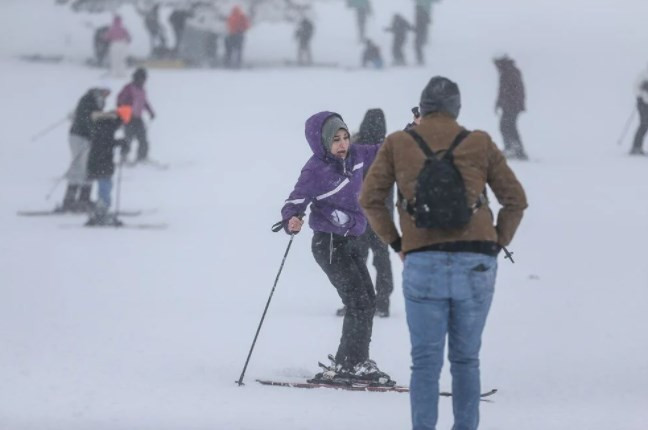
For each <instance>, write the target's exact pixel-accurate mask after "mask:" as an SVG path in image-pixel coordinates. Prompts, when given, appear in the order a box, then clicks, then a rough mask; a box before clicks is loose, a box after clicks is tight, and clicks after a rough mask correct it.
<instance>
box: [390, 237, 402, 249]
mask: <svg viewBox="0 0 648 430" xmlns="http://www.w3.org/2000/svg"><path fill="white" fill-rule="evenodd" d="M389 246H391V248H392V249H393V250H394V252H401V238H400V237H399V238H398V239H396V240H395V241H393V242H392V243H390V244H389Z"/></svg>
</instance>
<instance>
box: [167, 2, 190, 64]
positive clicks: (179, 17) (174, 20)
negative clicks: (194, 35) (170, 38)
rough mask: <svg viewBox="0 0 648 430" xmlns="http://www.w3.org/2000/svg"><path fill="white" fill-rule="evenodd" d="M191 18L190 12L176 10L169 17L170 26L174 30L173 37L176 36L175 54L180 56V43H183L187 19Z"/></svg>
mask: <svg viewBox="0 0 648 430" xmlns="http://www.w3.org/2000/svg"><path fill="white" fill-rule="evenodd" d="M190 16H191V11H190V10H185V9H175V10H174V11H173V12H171V14H170V15H169V24H171V28H172V29H173V35H174V36H175V45H174V47H173V52H174V53H175V54H178V52H179V49H180V42H181V41H182V35H183V33H184V29H185V25H186V23H187V19H189V17H190Z"/></svg>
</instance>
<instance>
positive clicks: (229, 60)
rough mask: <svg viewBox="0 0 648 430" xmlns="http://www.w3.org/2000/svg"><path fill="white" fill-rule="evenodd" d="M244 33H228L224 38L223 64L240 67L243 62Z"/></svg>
mask: <svg viewBox="0 0 648 430" xmlns="http://www.w3.org/2000/svg"><path fill="white" fill-rule="evenodd" d="M243 41H244V34H243V33H236V34H230V35H229V36H227V37H226V38H225V66H227V67H233V68H240V67H241V64H242V62H243Z"/></svg>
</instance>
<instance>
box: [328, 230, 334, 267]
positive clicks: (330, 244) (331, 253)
mask: <svg viewBox="0 0 648 430" xmlns="http://www.w3.org/2000/svg"><path fill="white" fill-rule="evenodd" d="M330 235H331V240H330V241H329V264H333V233H330Z"/></svg>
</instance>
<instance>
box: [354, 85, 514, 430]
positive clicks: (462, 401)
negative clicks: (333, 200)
mask: <svg viewBox="0 0 648 430" xmlns="http://www.w3.org/2000/svg"><path fill="white" fill-rule="evenodd" d="M460 108H461V97H460V94H459V88H458V86H457V85H456V84H455V83H454V82H452V81H450V80H449V79H447V78H443V77H439V76H437V77H434V78H432V79H431V80H430V82H429V83H428V84H427V86H426V87H425V89H424V90H423V92H422V94H421V100H420V109H421V114H422V119H421V120H420V124H419V125H417V126H415V127H413V128H412V129H410V130H407V131H398V132H396V133H392V134H390V135H389V136H387V139H385V143H384V145H383V146H382V148H381V149H380V151H379V152H378V155H377V157H376V160H375V161H374V163H373V165H372V166H371V168H370V169H369V173H368V174H367V178H366V179H365V182H364V184H363V187H362V193H361V196H360V204H361V205H362V207H363V208H364V210H365V213H366V214H367V217H368V218H369V222H370V223H371V226H372V228H373V229H374V231H375V232H376V233H377V234H378V236H380V237H381V238H382V240H383V241H384V242H385V243H389V244H390V245H391V247H392V248H393V249H394V251H396V252H399V253H400V255H401V258H402V259H404V270H403V293H404V296H405V311H406V315H407V324H408V327H409V332H410V341H411V355H412V377H411V383H410V402H411V412H412V424H413V425H412V427H413V428H415V429H434V428H436V423H437V414H438V412H437V409H438V401H439V376H440V373H441V368H442V366H443V356H444V347H445V343H446V342H445V341H446V336H447V337H448V348H449V352H448V357H449V360H450V372H451V374H452V402H453V411H454V419H455V421H454V427H453V428H455V429H471V430H476V429H477V426H478V422H479V403H480V402H479V400H480V381H479V350H480V346H481V336H482V331H483V329H484V325H485V323H486V317H487V315H488V311H489V308H490V304H491V301H492V298H493V291H494V285H495V276H496V272H497V254H498V252H499V251H500V249H501V247H502V246H506V245H508V244H509V243H510V242H511V240H512V238H513V235H514V234H515V231H516V230H517V227H518V225H519V224H520V221H521V219H522V214H523V212H524V209H525V208H526V207H527V201H526V196H525V193H524V190H523V188H522V185H520V183H519V182H518V180H517V179H516V177H515V174H514V173H513V171H512V170H511V169H510V168H509V166H508V165H507V163H506V159H505V158H504V156H503V155H502V153H501V152H500V150H499V149H498V148H497V146H495V144H494V143H493V142H492V140H491V138H490V137H489V136H488V134H486V133H484V132H482V131H475V132H471V133H469V132H467V131H466V130H464V129H463V128H462V127H461V126H460V125H459V124H458V123H457V120H456V119H457V116H458V115H459V110H460ZM412 131H413V132H414V133H416V134H415V135H410V133H411V132H412ZM416 136H418V137H416ZM462 139H463V140H462ZM417 141H418V142H417ZM452 143H455V144H458V143H460V144H459V145H458V146H455V145H452V146H453V147H454V148H455V149H453V152H452V153H453V155H454V157H453V160H454V166H455V168H456V169H457V170H458V172H459V174H460V175H461V178H462V179H463V183H464V185H465V187H464V190H465V197H466V200H467V201H466V205H467V206H466V209H468V208H469V207H472V208H473V211H472V215H471V216H470V218H469V219H468V220H467V222H468V224H467V225H465V226H464V227H457V228H453V229H442V228H419V227H417V224H416V223H415V221H414V220H413V219H412V216H411V215H410V212H409V211H407V210H406V209H405V208H404V207H403V205H401V204H399V205H398V212H399V215H400V226H401V231H402V232H403V235H402V237H401V235H400V234H399V232H398V230H397V229H396V225H395V224H394V221H393V219H392V217H391V214H390V213H389V210H388V209H387V207H386V206H385V198H386V197H387V196H388V195H389V193H390V191H391V190H392V187H393V186H394V183H396V184H397V186H398V189H399V192H400V193H402V195H403V198H402V200H401V202H399V203H405V202H411V201H412V198H413V197H414V196H415V186H416V184H417V183H418V180H419V179H418V178H419V173H420V172H421V170H422V166H423V165H424V161H425V159H426V155H425V153H424V152H423V150H422V147H423V145H425V146H427V148H428V149H430V150H431V151H432V152H434V153H436V154H439V153H447V152H448V151H449V147H450V146H451V144H452ZM419 145H421V146H419ZM441 151H443V152H441ZM439 163H441V162H440V161H439ZM437 171H438V170H437ZM453 171H454V169H453ZM446 179H448V178H447V177H446ZM437 183H439V182H437ZM446 183H447V182H446ZM455 184H456V182H455ZM486 185H488V186H489V187H490V188H491V190H492V191H493V193H494V194H495V196H496V197H497V200H498V201H499V202H501V203H502V204H503V207H502V208H501V209H500V212H499V214H498V216H497V218H496V219H497V225H496V226H493V215H492V213H491V210H490V208H489V206H488V201H487V199H486V198H484V197H483V190H484V189H485V187H486ZM478 201H479V202H481V204H477V203H476V202H478Z"/></svg>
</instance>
